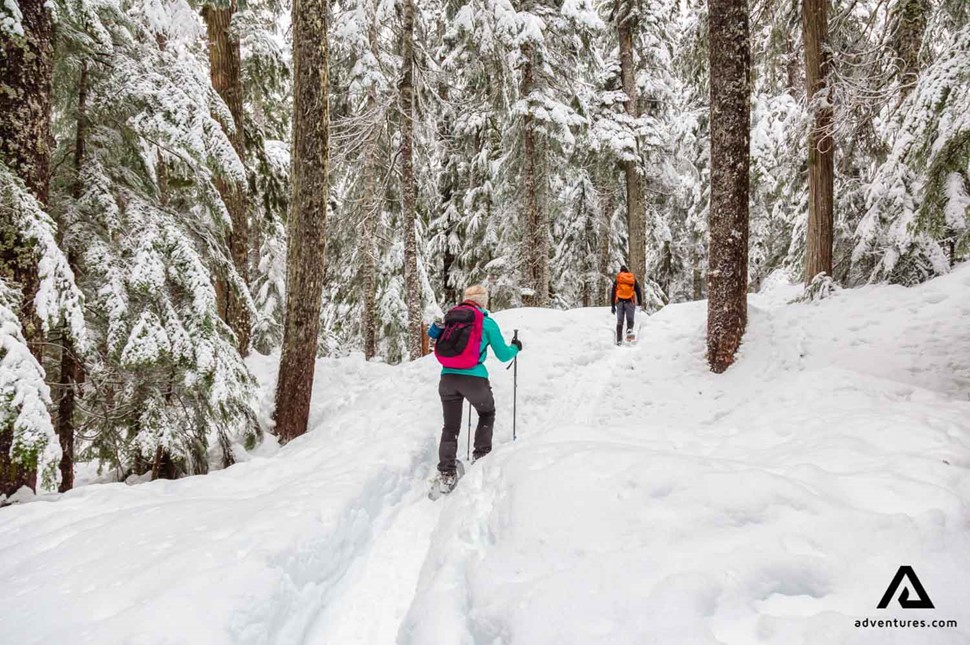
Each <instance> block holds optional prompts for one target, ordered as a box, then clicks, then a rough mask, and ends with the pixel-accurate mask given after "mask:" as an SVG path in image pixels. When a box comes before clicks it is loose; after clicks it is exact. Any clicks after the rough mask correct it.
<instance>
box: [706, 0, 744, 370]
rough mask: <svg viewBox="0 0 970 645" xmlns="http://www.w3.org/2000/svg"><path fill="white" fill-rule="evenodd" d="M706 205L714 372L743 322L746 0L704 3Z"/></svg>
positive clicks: (729, 355)
mask: <svg viewBox="0 0 970 645" xmlns="http://www.w3.org/2000/svg"><path fill="white" fill-rule="evenodd" d="M708 11H709V18H708V21H709V22H708V29H709V43H710V45H709V56H710V69H712V70H717V74H712V75H711V205H710V226H709V229H710V236H711V237H710V253H709V259H708V263H709V264H708V270H707V284H708V287H707V292H708V301H707V360H708V362H709V363H710V366H711V370H712V371H714V372H717V373H721V372H723V371H724V370H726V369H727V368H728V367H729V366H730V365H731V363H733V362H734V354H735V352H736V351H737V349H738V346H739V345H740V344H741V337H742V336H743V335H744V329H745V326H746V325H747V320H748V306H747V305H748V303H747V282H748V173H749V167H750V148H749V141H750V127H751V126H750V113H749V109H750V108H749V100H750V93H751V53H750V45H749V35H748V5H747V0H709V4H708Z"/></svg>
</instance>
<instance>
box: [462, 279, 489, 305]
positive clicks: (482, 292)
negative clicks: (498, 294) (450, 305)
mask: <svg viewBox="0 0 970 645" xmlns="http://www.w3.org/2000/svg"><path fill="white" fill-rule="evenodd" d="M465 300H471V301H472V302H476V303H478V305H479V306H480V307H481V308H482V309H488V289H486V288H485V287H483V286H482V285H480V284H473V285H472V286H470V287H468V288H467V289H465Z"/></svg>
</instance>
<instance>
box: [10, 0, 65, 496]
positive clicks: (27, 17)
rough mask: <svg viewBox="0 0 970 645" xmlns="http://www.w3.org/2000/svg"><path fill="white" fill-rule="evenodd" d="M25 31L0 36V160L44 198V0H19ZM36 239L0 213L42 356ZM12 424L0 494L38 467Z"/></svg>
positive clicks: (13, 275)
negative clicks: (15, 454)
mask: <svg viewBox="0 0 970 645" xmlns="http://www.w3.org/2000/svg"><path fill="white" fill-rule="evenodd" d="M18 4H19V7H20V11H21V13H22V16H23V17H22V22H21V24H22V25H23V36H21V37H11V36H9V35H5V36H4V37H3V39H2V40H0V161H2V162H3V163H4V164H5V165H6V166H7V167H8V168H10V170H11V171H12V172H13V173H14V174H16V175H17V176H18V177H20V179H22V180H23V182H24V184H25V185H26V186H27V188H28V189H29V190H30V191H31V193H33V195H34V196H35V197H36V198H37V199H38V200H39V201H40V202H41V203H42V204H46V203H47V190H48V177H49V172H50V155H51V133H50V121H51V76H52V73H53V65H54V60H53V44H52V40H51V39H52V21H51V12H50V10H49V8H48V5H47V3H46V2H44V0H20V2H19V3H18ZM37 262H38V258H37V254H36V249H35V248H34V245H33V244H32V243H30V242H29V241H28V240H26V239H25V238H24V236H23V231H21V230H19V229H18V228H17V227H16V226H14V224H13V222H12V221H10V218H6V217H5V218H0V276H2V277H3V279H4V280H5V281H7V283H8V284H10V285H12V286H15V287H19V289H20V292H21V295H22V299H21V308H20V311H19V312H18V314H19V319H20V324H21V327H22V329H23V334H24V339H25V340H26V341H27V346H28V347H29V348H30V351H31V353H32V354H33V355H34V356H35V357H36V358H37V359H38V361H40V360H41V359H42V355H43V349H42V348H43V340H44V339H43V332H42V328H41V325H40V321H39V320H38V318H37V312H36V310H35V307H34V298H35V296H36V295H37V289H38V287H39V284H40V277H39V273H38V267H37ZM12 443H13V431H12V430H9V429H7V430H0V494H11V493H14V492H16V491H17V489H19V488H20V487H21V486H29V487H31V488H33V487H34V486H35V485H36V482H37V473H36V472H34V471H27V470H25V469H23V468H20V467H18V466H17V465H16V464H15V463H13V461H12V459H11V458H10V448H11V445H12Z"/></svg>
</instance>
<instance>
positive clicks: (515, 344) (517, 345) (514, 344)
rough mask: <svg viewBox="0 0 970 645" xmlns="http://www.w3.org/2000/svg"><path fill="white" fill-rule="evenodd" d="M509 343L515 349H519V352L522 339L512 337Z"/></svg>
mask: <svg viewBox="0 0 970 645" xmlns="http://www.w3.org/2000/svg"><path fill="white" fill-rule="evenodd" d="M509 344H510V345H511V346H512V347H515V348H516V349H518V350H519V351H520V352H521V351H522V341H521V340H519V339H518V338H513V339H512V342H511V343H509Z"/></svg>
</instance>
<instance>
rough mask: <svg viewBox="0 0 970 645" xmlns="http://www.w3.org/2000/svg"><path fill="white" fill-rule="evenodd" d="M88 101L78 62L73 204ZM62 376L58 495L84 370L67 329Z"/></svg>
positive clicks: (78, 190)
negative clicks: (76, 389)
mask: <svg viewBox="0 0 970 645" xmlns="http://www.w3.org/2000/svg"><path fill="white" fill-rule="evenodd" d="M87 101H88V62H87V61H84V62H82V63H81V77H80V79H79V80H78V92H77V131H76V132H75V136H74V185H73V187H72V188H71V194H72V197H73V198H74V200H75V201H77V200H79V199H80V198H81V194H82V191H83V190H84V185H83V183H82V182H81V166H82V164H83V163H84V148H85V136H86V134H87V129H86V117H87ZM68 246H69V247H71V249H70V250H69V251H68V262H69V263H70V265H71V270H72V271H74V275H75V277H76V276H78V275H80V268H79V266H78V261H77V254H76V253H75V252H74V250H73V246H74V245H73V243H69V244H68ZM61 344H62V347H61V374H60V378H58V384H57V385H58V387H57V390H58V392H59V393H60V400H59V401H58V402H57V436H58V438H59V439H60V442H61V463H60V470H61V485H60V488H59V490H60V492H62V493H63V492H66V491H69V490H71V489H72V488H74V408H75V402H74V398H75V396H76V392H75V388H76V387H77V386H78V385H80V384H81V383H83V382H84V368H83V366H82V365H81V361H80V360H78V357H77V355H76V353H75V347H74V343H72V342H71V337H70V335H69V334H68V333H67V331H66V329H65V330H64V333H62V334H61Z"/></svg>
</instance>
